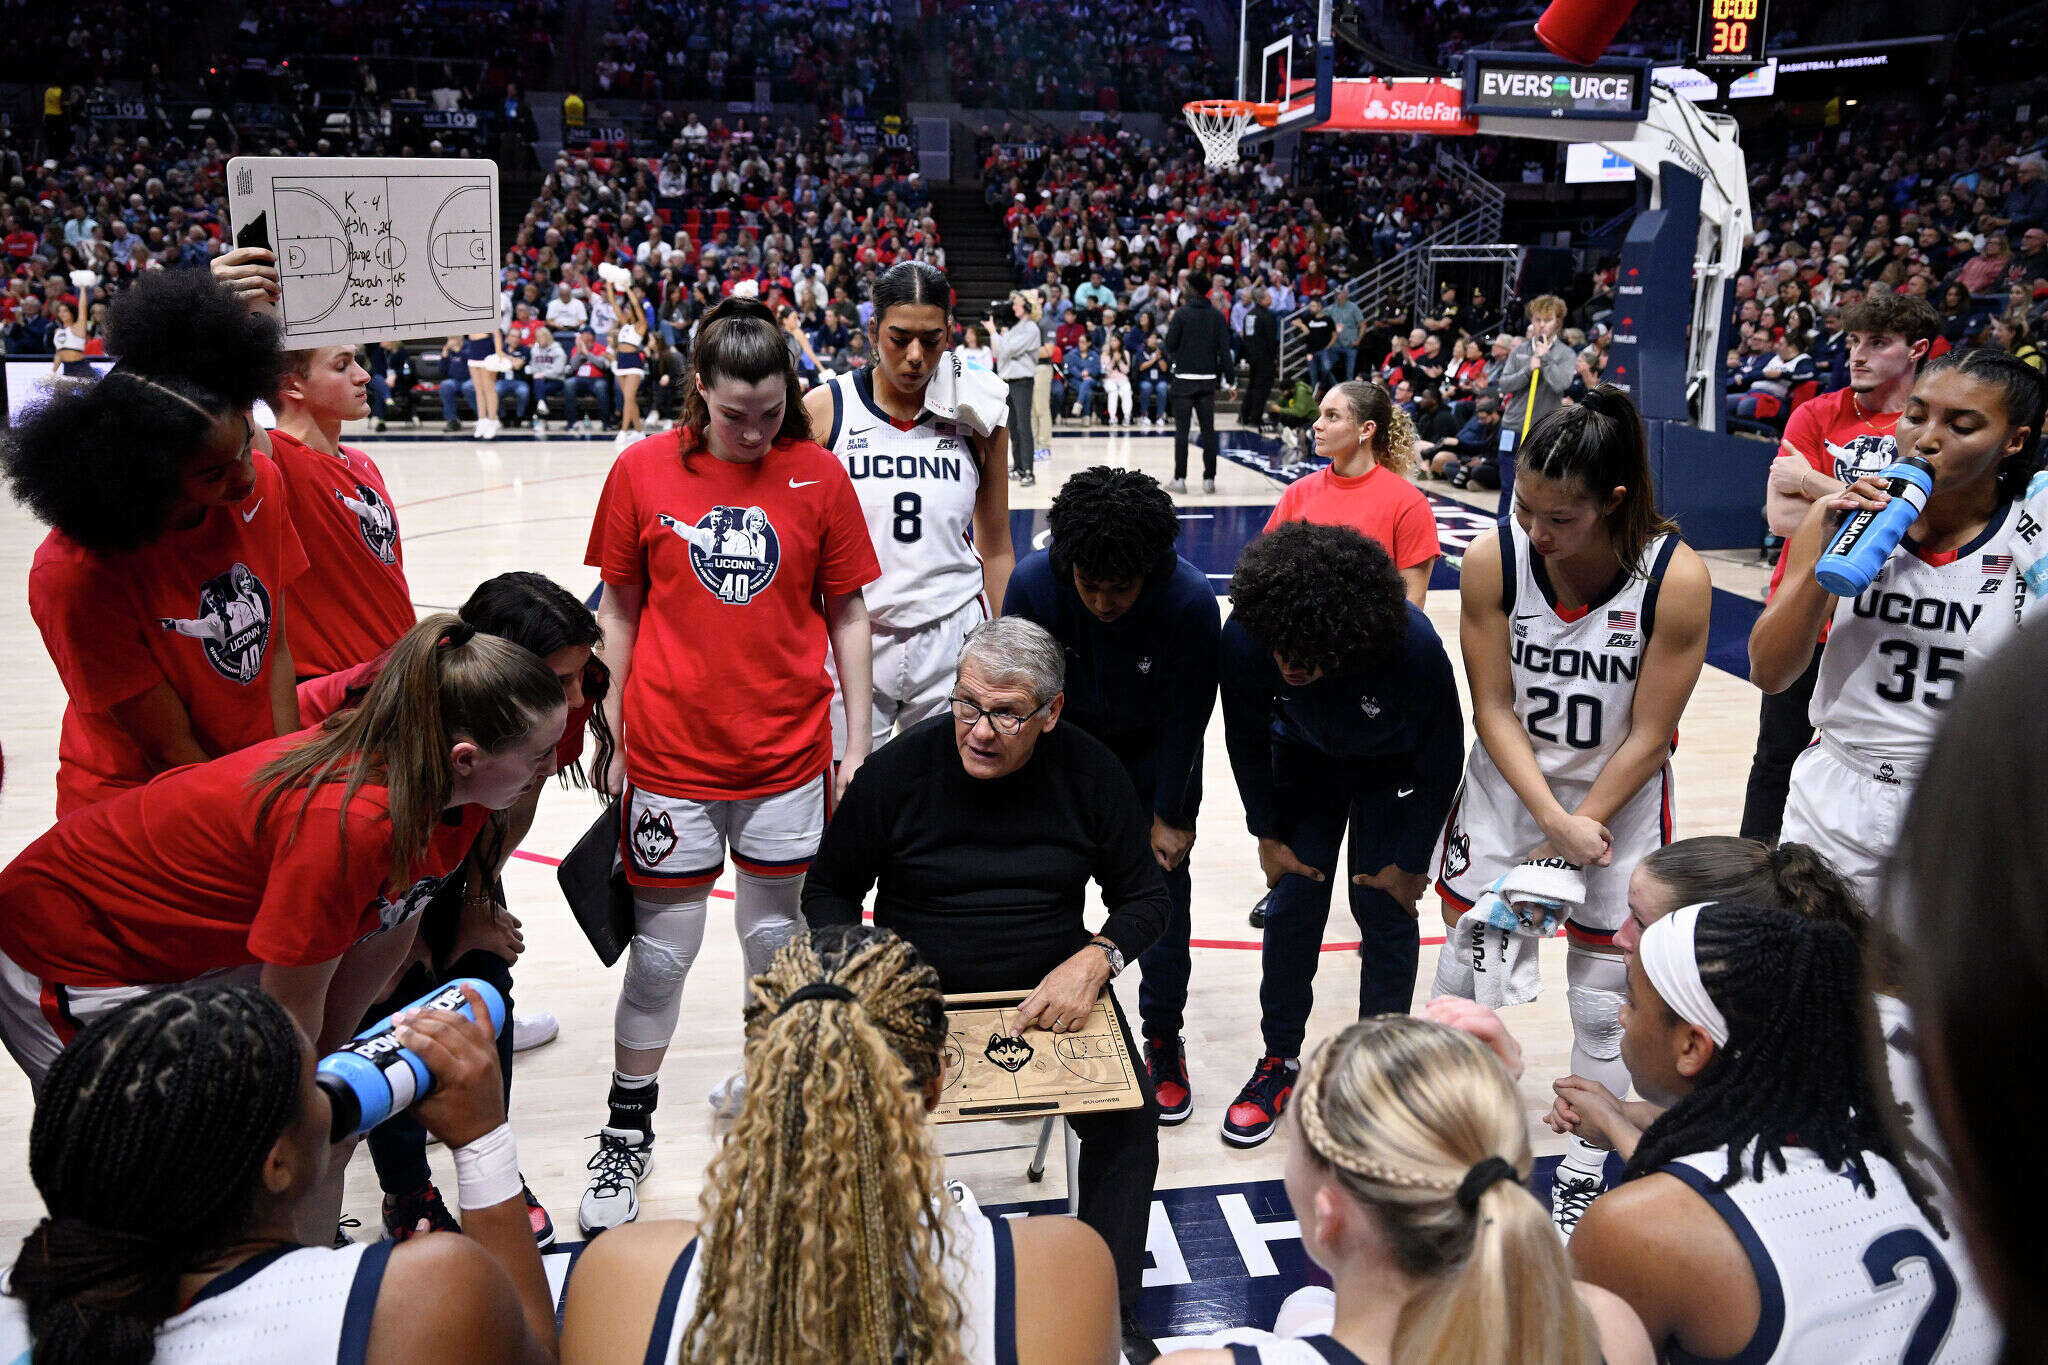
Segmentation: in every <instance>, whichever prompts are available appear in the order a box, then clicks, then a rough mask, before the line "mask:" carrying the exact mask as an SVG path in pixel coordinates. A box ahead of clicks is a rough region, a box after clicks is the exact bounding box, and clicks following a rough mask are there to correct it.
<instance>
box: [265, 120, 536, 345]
mask: <svg viewBox="0 0 2048 1365" xmlns="http://www.w3.org/2000/svg"><path fill="white" fill-rule="evenodd" d="M228 217H229V219H230V221H231V223H232V225H233V228H234V243H235V245H236V246H262V247H268V248H269V249H270V250H271V251H273V252H275V253H276V254H277V268H278V275H279V282H280V285H281V288H282V292H283V298H282V299H281V300H280V302H279V305H278V312H279V316H280V317H281V318H282V320H283V322H284V344H285V346H286V347H287V348H288V349H299V348H302V347H308V346H331V345H337V344H340V343H343V342H364V341H381V340H383V339H385V338H387V337H396V338H400V339H407V338H413V337H442V336H450V335H454V334H457V333H466V332H482V331H488V330H490V329H491V328H493V327H496V326H497V323H498V167H497V164H496V163H495V162H491V161H448V160H440V159H432V158H428V159H407V158H400V157H261V156H238V157H236V158H234V159H233V160H232V161H230V162H228Z"/></svg>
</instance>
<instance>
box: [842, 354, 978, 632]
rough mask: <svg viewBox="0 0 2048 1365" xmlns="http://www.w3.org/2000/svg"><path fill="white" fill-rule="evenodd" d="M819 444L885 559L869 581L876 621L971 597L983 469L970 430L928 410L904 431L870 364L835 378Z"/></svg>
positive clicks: (944, 609) (951, 606)
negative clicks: (828, 424) (834, 459)
mask: <svg viewBox="0 0 2048 1365" xmlns="http://www.w3.org/2000/svg"><path fill="white" fill-rule="evenodd" d="M825 445H826V448H827V449H829V450H830V451H831V452H832V453H833V454H834V455H837V456H838V457H839V461H840V463H841V464H843V465H845V466H846V472H847V475H848V476H849V477H851V478H852V480H853V490H854V492H856V493H858V494H859V495H860V506H861V511H862V512H863V513H865V514H866V516H867V521H868V539H869V540H871V541H873V542H874V545H875V558H876V559H878V560H880V561H881V564H882V576H881V578H879V579H878V580H876V581H875V582H873V583H870V584H868V587H867V604H868V615H869V617H870V618H871V619H873V621H874V623H875V624H876V625H878V626H881V627H883V628H885V629H888V630H897V631H907V630H916V629H918V628H920V627H922V626H928V625H930V624H931V623H932V622H934V621H940V620H944V619H945V618H946V617H948V616H951V615H952V614H953V613H954V612H956V611H958V610H960V608H962V607H964V606H966V605H967V604H968V603H969V602H971V601H973V600H974V599H975V597H976V596H977V595H979V594H980V592H981V590H982V578H981V556H979V555H977V554H976V553H975V552H974V545H973V543H972V541H971V539H970V537H971V535H972V533H973V531H974V500H975V497H976V495H977V494H978V493H980V491H981V478H982V469H981V452H980V450H979V449H978V448H977V447H976V446H975V444H974V433H973V432H972V431H970V430H969V429H968V428H966V427H964V426H961V425H959V424H958V423H956V422H947V421H942V420H941V419H939V418H937V417H934V416H932V415H931V414H930V413H929V412H921V413H919V414H918V418H917V425H916V426H914V427H911V428H910V429H909V430H908V431H905V430H904V429H903V428H902V427H899V426H897V425H896V424H895V423H894V422H893V421H891V420H890V419H889V417H888V416H887V415H886V414H884V413H883V411H882V409H881V408H880V407H879V406H878V405H877V404H876V403H875V391H874V381H873V379H872V377H871V376H870V375H869V374H868V372H867V371H866V370H855V371H854V372H853V373H851V374H843V375H840V376H839V377H838V378H837V379H834V380H833V381H832V431H831V433H830V436H829V438H828V439H827V440H826V442H825ZM996 477H998V478H1001V477H1002V474H1001V471H998V472H997V475H996ZM993 606H995V607H996V608H1000V606H1001V604H1000V603H995V604H993Z"/></svg>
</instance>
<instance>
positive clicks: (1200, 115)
mask: <svg viewBox="0 0 2048 1365" xmlns="http://www.w3.org/2000/svg"><path fill="white" fill-rule="evenodd" d="M1277 112H1278V111H1277V110H1276V109H1275V108H1274V106H1272V105H1269V104H1253V103H1252V102H1250V101H1249V100H1190V101H1188V103H1186V104H1184V105H1182V106H1181V113H1182V114H1184V115H1186V117H1187V121H1188V127H1190V128H1192V129H1194V130H1195V137H1196V139H1197V140H1199V141H1200V142H1201V144H1202V161H1203V163H1204V164H1205V165H1207V166H1208V167H1209V168H1210V169H1212V170H1219V169H1222V168H1223V167H1226V166H1235V165H1236V164H1237V144H1238V140H1239V139H1240V138H1242V137H1243V136H1244V135H1245V134H1246V133H1247V132H1249V131H1250V130H1251V126H1252V125H1253V124H1254V123H1258V124H1262V125H1264V126H1266V127H1269V128H1270V127H1272V126H1273V123H1274V122H1275V115H1276V114H1277Z"/></svg>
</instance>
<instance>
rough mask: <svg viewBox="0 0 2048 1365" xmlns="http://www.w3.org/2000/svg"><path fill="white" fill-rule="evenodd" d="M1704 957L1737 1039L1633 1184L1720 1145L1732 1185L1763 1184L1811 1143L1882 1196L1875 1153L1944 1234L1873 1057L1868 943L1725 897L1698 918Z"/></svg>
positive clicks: (1647, 1151) (1680, 1107)
mask: <svg viewBox="0 0 2048 1365" xmlns="http://www.w3.org/2000/svg"><path fill="white" fill-rule="evenodd" d="M1693 952H1694V956H1695V958H1696V959H1697V961H1698V963H1699V971H1700V982H1701V984H1702V985H1704V986H1705V987H1706V990H1707V995H1708V997H1709V998H1710V999H1712V1000H1713V1002H1714V1005H1715V1007H1716V1008H1718V1009H1719V1010H1720V1011H1721V1015H1722V1017H1723V1018H1724V1019H1726V1020H1727V1023H1728V1043H1727V1045H1726V1046H1725V1047H1721V1048H1718V1049H1716V1050H1715V1053H1714V1055H1713V1057H1712V1058H1710V1059H1709V1060H1708V1062H1707V1064H1706V1066H1705V1067H1704V1068H1703V1069H1702V1070H1701V1071H1700V1074H1699V1075H1698V1077H1696V1078H1695V1080H1694V1082H1693V1088H1692V1091H1691V1093H1690V1094H1688V1095H1686V1096H1685V1098H1684V1099H1681V1100H1680V1101H1679V1102H1678V1103H1677V1104H1674V1105H1672V1106H1671V1108H1669V1109H1667V1110H1665V1111H1664V1113H1663V1114H1661V1115H1660V1116H1658V1118H1657V1120H1656V1121H1655V1122H1654V1123H1652V1124H1651V1125H1650V1126H1649V1128H1647V1129H1646V1130H1644V1132H1643V1136H1642V1140H1641V1141H1640V1142H1639V1143H1638V1144H1637V1146H1636V1151H1635V1155H1634V1156H1633V1157H1631V1158H1630V1159H1629V1162H1628V1165H1627V1167H1626V1168H1625V1169H1624V1170H1623V1171H1622V1179H1623V1180H1633V1179H1635V1178H1636V1177H1637V1176H1643V1175H1650V1174H1652V1173H1654V1172H1656V1171H1658V1170H1661V1169H1662V1168H1663V1167H1664V1166H1665V1165H1666V1164H1667V1163H1668V1162H1670V1161H1671V1160H1672V1159H1674V1158H1676V1157H1681V1156H1688V1155H1690V1154H1692V1153H1695V1152H1705V1151H1711V1150H1713V1149H1714V1148H1717V1147H1718V1148H1725V1149H1726V1151H1727V1153H1728V1171H1727V1174H1726V1175H1724V1176H1722V1177H1721V1180H1720V1185H1721V1187H1722V1188H1723V1189H1726V1188H1727V1187H1729V1186H1731V1185H1733V1184H1735V1183H1736V1182H1737V1181H1739V1180H1741V1179H1743V1178H1744V1176H1745V1174H1746V1175H1747V1176H1748V1178H1750V1179H1753V1180H1761V1179H1763V1175H1764V1164H1765V1162H1767V1161H1768V1162H1770V1163H1772V1164H1774V1165H1775V1166H1776V1167H1777V1168H1778V1170H1780V1171H1783V1170H1784V1169H1785V1155H1784V1149H1785V1148H1787V1147H1804V1148H1807V1149H1809V1150H1811V1151H1812V1152H1813V1153H1814V1154H1815V1155H1817V1156H1819V1157H1820V1159H1821V1160H1822V1161H1823V1162H1824V1163H1826V1165H1827V1168H1828V1169H1829V1170H1831V1171H1844V1172H1849V1173H1852V1174H1853V1175H1854V1177H1855V1179H1856V1180H1857V1182H1858V1183H1859V1184H1861V1185H1862V1186H1863V1188H1864V1189H1866V1190H1874V1189H1875V1187H1876V1186H1875V1182H1874V1181H1873V1180H1872V1178H1871V1174H1870V1166H1869V1164H1868V1162H1866V1161H1865V1159H1864V1158H1865V1155H1866V1154H1874V1155H1876V1156H1879V1157H1882V1158H1883V1159H1884V1160H1886V1161H1888V1162H1890V1163H1891V1164H1892V1165H1893V1166H1894V1167H1896V1168H1897V1169H1898V1172H1899V1175H1900V1178H1901V1179H1903V1180H1904V1181H1905V1182H1906V1186H1907V1188H1908V1189H1909V1190H1910V1191H1911V1192H1912V1195H1913V1198H1914V1202H1916V1203H1917V1204H1919V1205H1920V1208H1921V1211H1922V1212H1923V1213H1925V1214H1926V1215H1927V1217H1928V1219H1929V1221H1931V1222H1933V1223H1934V1225H1935V1226H1936V1227H1937V1228H1941V1227H1942V1226H1943V1225H1942V1223H1941V1219H1940V1215H1939V1214H1938V1213H1937V1212H1936V1211H1935V1210H1934V1209H1933V1207H1932V1206H1931V1204H1930V1203H1929V1200H1928V1192H1927V1189H1926V1185H1925V1182H1923V1181H1921V1180H1920V1178H1919V1177H1918V1176H1917V1175H1916V1174H1915V1173H1914V1171H1913V1169H1912V1168H1911V1166H1909V1165H1908V1163H1907V1162H1906V1161H1905V1159H1904V1156H1903V1154H1902V1153H1901V1152H1900V1150H1899V1147H1898V1143H1897V1142H1896V1140H1895V1139H1894V1137H1893V1135H1892V1133H1891V1131H1890V1129H1889V1127H1888V1126H1887V1125H1886V1122H1885V1118H1884V1115H1885V1114H1886V1113H1887V1112H1888V1111H1889V1109H1890V1108H1891V1106H1892V1098H1891V1087H1890V1085H1889V1083H1888V1082H1887V1081H1886V1080H1885V1076H1884V1072H1883V1069H1882V1068H1881V1067H1880V1068H1873V1067H1872V1066H1871V1065H1870V1063H1869V1058H1868V1056H1867V1055H1866V1052H1865V1046H1864V1042H1865V1040H1864V1036H1863V1024H1862V1019H1863V1011H1864V993H1865V992H1864V985H1863V981H1862V977H1861V974H1860V972H1859V970H1858V968H1859V960H1860V957H1861V950H1860V948H1859V947H1858V943H1857V938H1856V935H1855V934H1854V933H1853V932H1851V931H1850V930H1849V929H1848V928H1846V927H1844V926H1843V925H1841V924H1830V923H1826V922H1823V921H1820V920H1814V919H1809V918H1806V917H1804V916H1802V915H1798V914H1794V913H1792V912H1791V911H1787V910H1767V909H1763V908H1761V907H1758V906H1753V905H1732V904H1727V903H1717V904H1713V905H1709V906H1706V907H1705V908H1704V909H1702V910H1701V911H1700V914H1699V921H1698V924H1697V926H1696V927H1695V929H1694V932H1693ZM1745 1153H1747V1159H1746V1160H1745ZM1745 1166H1746V1167H1747V1170H1746V1171H1745Z"/></svg>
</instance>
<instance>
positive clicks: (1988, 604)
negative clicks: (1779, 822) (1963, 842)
mask: <svg viewBox="0 0 2048 1365" xmlns="http://www.w3.org/2000/svg"><path fill="white" fill-rule="evenodd" d="M2033 515H2034V509H2033V505H2032V504H2028V505H2022V504H2020V503H2017V502H2009V503H2006V504H2004V505H2003V506H2001V507H2000V508H1999V509H1998V510H1997V511H1996V512H1994V513H1993V514H1992V516H1991V521H1990V523H1989V524H1988V525H1987V526H1986V527H1985V528H1984V531H1983V533H1982V534H1980V535H1979V536H1978V537H1977V538H1976V539H1975V540H1973V541H1971V542H1970V543H1969V544H1968V545H1965V546H1963V547H1962V548H1961V549H1959V550H1955V551H1952V552H1949V553H1946V554H1939V555H1929V554H1926V553H1924V552H1923V551H1921V550H1920V549H1919V547H1918V546H1916V545H1915V544H1914V543H1913V540H1912V538H1911V537H1910V536H1909V537H1907V538H1906V539H1905V540H1903V541H1901V542H1900V543H1899V548H1898V549H1897V550H1895V551H1893V552H1892V557H1891V558H1890V559H1889V560H1887V561H1885V564H1884V567H1883V568H1882V569H1880V570H1879V571H1878V574H1877V577H1876V578H1875V579H1874V580H1873V581H1872V582H1871V585H1870V586H1869V587H1868V588H1866V589H1865V590H1864V591H1863V592H1862V593H1861V594H1859V595H1858V596H1856V597H1853V598H1849V597H1845V598H1843V599H1842V600H1841V601H1840V602H1839V603H1837V604H1836V606H1835V614H1834V617H1833V625H1832V626H1831V628H1830V629H1829V632H1828V643H1827V650H1826V652H1825V653H1824V654H1822V656H1821V662H1820V680H1819V682H1818V683H1817V684H1816V685H1815V687H1814V689H1813V705H1812V709H1811V710H1810V711H1809V712H1808V715H1809V717H1810V719H1811V720H1812V721H1813V724H1814V726H1815V727H1816V728H1817V729H1820V730H1822V731H1825V732H1826V733H1827V735H1828V737H1829V738H1830V739H1832V740H1834V741H1835V742H1836V743H1838V744H1844V745H1847V746H1848V747H1849V748H1851V749H1853V750H1855V751H1856V752H1858V753H1861V754H1865V755H1867V756H1869V757H1870V758H1873V759H1876V760H1879V761H1884V762H1894V763H1897V762H1906V763H1911V764H1919V763H1921V762H1924V761H1925V760H1926V758H1927V756H1928V753H1929V751H1930V750H1931V749H1932V747H1933V743H1934V732H1935V729H1936V728H1937V727H1938V726H1939V725H1940V724H1941V719H1942V717H1943V716H1944V715H1945V714H1946V713H1947V710H1948V707H1949V705H1950V704H1951V703H1952V702H1953V701H1954V700H1955V696H1956V691H1957V689H1958V688H1959V687H1960V686H1961V685H1962V682H1963V675H1964V672H1965V664H1964V656H1965V653H1966V652H1967V654H1968V655H1969V657H1970V658H1971V659H1972V660H1975V659H1977V658H1981V657H1983V656H1984V655H1987V654H1989V653H1990V652H1991V651H1992V650H1993V649H1994V648H1996V646H1997V645H1998V643H1999V642H2000V641H2001V640H2003V639H2004V637H2005V636H2006V635H2008V634H2010V633H2011V631H2012V629H2013V624H2014V611H2013V600H2014V594H2015V592H2016V590H2017V588H2018V583H2017V581H2016V580H2017V573H2016V570H2015V566H2014V563H2013V560H2014V555H2015V553H2016V552H2017V551H2019V550H2021V549H2023V548H2024V541H2023V538H2026V537H2031V535H2032V534H2033V533H2035V532H2038V531H2039V529H2040V528H2039V526H2038V525H2037V524H2035V522H2034V521H2033V520H2031V518H2032V516H2033Z"/></svg>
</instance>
